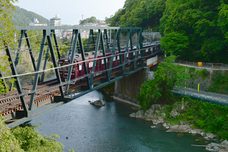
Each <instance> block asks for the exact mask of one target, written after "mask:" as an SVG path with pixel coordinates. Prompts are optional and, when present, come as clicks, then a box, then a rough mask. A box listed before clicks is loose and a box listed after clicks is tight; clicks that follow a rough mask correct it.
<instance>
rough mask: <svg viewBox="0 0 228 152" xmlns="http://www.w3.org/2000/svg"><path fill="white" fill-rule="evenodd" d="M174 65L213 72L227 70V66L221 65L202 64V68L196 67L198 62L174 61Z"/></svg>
mask: <svg viewBox="0 0 228 152" xmlns="http://www.w3.org/2000/svg"><path fill="white" fill-rule="evenodd" d="M175 63H179V64H186V65H189V67H191V66H193V67H197V68H202V69H204V68H210V69H215V70H228V64H223V63H209V62H202V67H199V66H198V62H189V61H181V60H176V61H175Z"/></svg>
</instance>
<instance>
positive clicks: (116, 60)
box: [58, 41, 161, 81]
mask: <svg viewBox="0 0 228 152" xmlns="http://www.w3.org/2000/svg"><path fill="white" fill-rule="evenodd" d="M160 49H161V47H160V43H159V42H158V41H156V42H153V43H143V50H144V57H145V58H148V57H150V56H151V55H152V54H154V53H156V52H157V51H159V50H160ZM111 50H112V49H110V50H108V51H107V52H106V57H107V58H106V61H107V66H108V68H109V67H110V62H111V58H113V63H112V67H116V66H118V65H120V59H121V58H122V63H124V58H125V57H126V61H125V63H130V61H131V60H133V59H135V57H136V53H137V51H138V58H141V50H137V49H136V46H134V47H133V50H131V49H130V48H129V49H128V51H127V52H125V51H126V49H125V47H122V48H121V55H120V54H119V51H118V49H117V48H116V49H115V50H116V51H115V53H114V54H113V55H112V53H111ZM94 54H95V52H94V51H92V52H85V58H86V66H87V70H88V73H91V72H92V68H93V62H94V61H93V60H94ZM120 56H121V58H120ZM70 59H71V56H67V57H66V58H61V59H60V60H59V61H58V65H59V66H60V67H61V68H60V69H59V71H60V77H61V79H62V80H63V81H65V80H66V79H67V75H68V70H69V66H67V65H68V64H69V63H70ZM73 63H74V66H73V68H72V73H71V79H76V78H79V77H81V76H83V75H85V71H84V64H83V60H82V57H81V54H76V55H75V57H74V61H73ZM104 63H105V62H104V57H103V52H102V51H101V50H99V51H98V52H97V58H96V62H95V73H98V74H101V73H102V71H103V70H105V64H104ZM99 71H101V73H99ZM95 75H97V74H95Z"/></svg>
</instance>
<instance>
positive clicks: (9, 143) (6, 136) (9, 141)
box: [0, 115, 24, 152]
mask: <svg viewBox="0 0 228 152" xmlns="http://www.w3.org/2000/svg"><path fill="white" fill-rule="evenodd" d="M0 143H1V144H0V151H18V152H22V151H24V150H22V149H21V148H20V143H19V141H18V140H17V139H16V138H15V136H14V135H13V134H12V133H11V131H10V129H9V128H8V127H7V126H6V125H5V123H4V122H3V117H2V116H1V115H0Z"/></svg>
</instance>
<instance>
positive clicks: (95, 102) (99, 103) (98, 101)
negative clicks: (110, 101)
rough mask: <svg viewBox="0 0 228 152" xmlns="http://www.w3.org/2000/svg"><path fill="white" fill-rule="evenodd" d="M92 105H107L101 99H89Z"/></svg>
mask: <svg viewBox="0 0 228 152" xmlns="http://www.w3.org/2000/svg"><path fill="white" fill-rule="evenodd" d="M89 103H90V104H91V105H94V106H97V107H102V106H105V104H104V103H103V102H102V101H101V100H96V101H94V102H91V101H89Z"/></svg>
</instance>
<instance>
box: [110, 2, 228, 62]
mask: <svg viewBox="0 0 228 152" xmlns="http://www.w3.org/2000/svg"><path fill="white" fill-rule="evenodd" d="M106 22H107V23H109V24H110V26H120V27H131V26H133V27H142V28H143V29H144V30H146V29H152V31H159V32H160V34H161V35H162V36H163V37H162V38H161V40H160V42H161V46H162V48H163V51H165V52H166V53H167V54H169V53H173V54H174V55H177V56H179V60H185V61H197V62H215V63H228V60H227V56H228V49H227V48H228V43H227V42H228V32H227V31H228V1H227V0H221V1H218V0H210V1H208V0H189V1H186V0H125V4H124V7H123V8H121V9H119V10H118V11H117V12H116V13H115V14H114V16H110V18H107V19H106Z"/></svg>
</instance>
